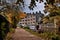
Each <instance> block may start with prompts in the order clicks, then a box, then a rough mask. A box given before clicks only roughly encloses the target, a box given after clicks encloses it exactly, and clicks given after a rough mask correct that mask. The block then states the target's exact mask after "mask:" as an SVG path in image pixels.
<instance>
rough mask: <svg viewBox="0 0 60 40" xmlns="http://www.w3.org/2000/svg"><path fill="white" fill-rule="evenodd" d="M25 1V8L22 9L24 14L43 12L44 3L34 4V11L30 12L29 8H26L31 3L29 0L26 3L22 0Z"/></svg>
mask: <svg viewBox="0 0 60 40" xmlns="http://www.w3.org/2000/svg"><path fill="white" fill-rule="evenodd" d="M24 1H25V3H24V4H25V7H24V8H23V11H24V12H27V13H30V12H31V13H32V12H36V11H41V12H42V13H44V12H43V10H44V6H45V5H44V2H45V1H44V2H42V3H39V2H36V5H37V7H35V8H34V10H30V9H29V8H28V6H29V4H30V2H31V0H29V1H26V0H24Z"/></svg>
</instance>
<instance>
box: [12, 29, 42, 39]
mask: <svg viewBox="0 0 60 40" xmlns="http://www.w3.org/2000/svg"><path fill="white" fill-rule="evenodd" d="M12 40H42V39H41V38H39V37H37V36H35V35H32V34H31V33H29V32H27V31H25V30H24V29H22V28H17V29H16V30H15V33H14V34H13V39H12Z"/></svg>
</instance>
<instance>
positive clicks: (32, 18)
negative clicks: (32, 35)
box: [19, 12, 43, 26]
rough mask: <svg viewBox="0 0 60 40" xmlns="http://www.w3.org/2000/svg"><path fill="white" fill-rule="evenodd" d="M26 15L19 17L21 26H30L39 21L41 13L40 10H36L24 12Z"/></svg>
mask: <svg viewBox="0 0 60 40" xmlns="http://www.w3.org/2000/svg"><path fill="white" fill-rule="evenodd" d="M26 15H27V16H26V17H25V18H23V19H21V21H20V22H19V25H23V26H31V25H34V26H35V25H36V24H37V23H39V21H40V20H41V18H42V16H43V14H42V13H41V12H39V13H38V12H37V13H34V12H33V13H26Z"/></svg>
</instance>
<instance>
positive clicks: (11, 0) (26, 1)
mask: <svg viewBox="0 0 60 40" xmlns="http://www.w3.org/2000/svg"><path fill="white" fill-rule="evenodd" d="M6 1H7V3H10V4H12V3H15V2H16V1H17V0H6ZM30 2H31V0H24V4H25V7H24V8H23V7H22V9H23V11H24V12H26V13H32V12H36V11H41V13H43V14H44V12H43V10H44V2H46V1H45V0H44V2H42V3H39V2H36V5H37V7H35V8H34V10H30V9H29V8H28V6H29V4H30ZM20 7H21V6H20ZM45 15H48V13H47V14H45Z"/></svg>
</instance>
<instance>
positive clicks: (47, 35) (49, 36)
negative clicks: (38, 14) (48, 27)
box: [25, 29, 60, 40]
mask: <svg viewBox="0 0 60 40" xmlns="http://www.w3.org/2000/svg"><path fill="white" fill-rule="evenodd" d="M25 30H26V31H28V32H30V33H32V34H33V35H36V36H38V37H41V38H42V39H45V40H52V38H54V40H56V39H57V37H58V39H60V38H59V36H58V35H57V34H56V33H54V32H44V33H37V32H34V31H32V30H30V29H25Z"/></svg>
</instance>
